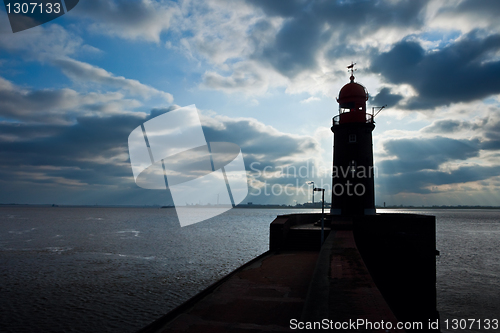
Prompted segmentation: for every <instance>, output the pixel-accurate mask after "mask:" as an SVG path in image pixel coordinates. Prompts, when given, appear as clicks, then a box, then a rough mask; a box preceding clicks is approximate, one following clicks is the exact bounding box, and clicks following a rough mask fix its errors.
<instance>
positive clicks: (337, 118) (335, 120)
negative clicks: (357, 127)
mask: <svg viewBox="0 0 500 333" xmlns="http://www.w3.org/2000/svg"><path fill="white" fill-rule="evenodd" d="M341 115H342V114H339V115H337V116H335V117H333V119H332V123H333V125H334V126H335V125H340V116H341ZM365 115H366V118H365V123H367V124H370V123H371V124H373V123H374V122H375V121H374V120H373V118H374V116H373V115H372V114H370V113H365Z"/></svg>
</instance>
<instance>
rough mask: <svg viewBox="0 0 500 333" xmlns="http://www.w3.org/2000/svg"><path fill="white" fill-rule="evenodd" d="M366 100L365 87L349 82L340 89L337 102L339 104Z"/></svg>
mask: <svg viewBox="0 0 500 333" xmlns="http://www.w3.org/2000/svg"><path fill="white" fill-rule="evenodd" d="M367 100H368V92H367V91H366V89H365V87H364V86H362V85H361V84H359V83H356V82H353V81H351V82H350V83H348V84H346V85H345V86H343V87H342V89H340V93H339V98H338V101H339V103H340V104H343V103H345V102H354V101H356V102H358V101H359V102H361V101H363V102H366V101H367Z"/></svg>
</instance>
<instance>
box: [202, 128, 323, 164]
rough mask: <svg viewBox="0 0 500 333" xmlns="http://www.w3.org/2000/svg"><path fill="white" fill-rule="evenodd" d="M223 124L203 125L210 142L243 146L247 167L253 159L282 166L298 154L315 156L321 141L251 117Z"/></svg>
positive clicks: (291, 161) (290, 161) (292, 160)
mask: <svg viewBox="0 0 500 333" xmlns="http://www.w3.org/2000/svg"><path fill="white" fill-rule="evenodd" d="M223 125H224V128H223V130H222V129H221V128H220V126H211V125H210V123H206V124H204V127H203V130H204V133H205V137H206V139H207V141H211V142H217V141H229V142H233V143H236V144H237V145H239V146H240V148H241V151H242V152H243V154H244V156H245V164H246V166H247V169H248V167H249V165H250V164H251V163H252V162H263V163H265V164H262V167H264V166H265V165H273V166H276V165H283V164H286V163H293V162H295V161H296V159H297V156H298V155H302V156H315V155H316V154H318V153H319V143H318V142H317V141H316V140H314V139H313V138H312V137H309V136H294V135H291V134H287V133H281V132H278V131H276V130H274V129H272V128H270V127H267V126H264V125H263V124H261V123H258V122H257V121H255V120H251V119H237V120H230V119H227V120H225V121H224V123H223Z"/></svg>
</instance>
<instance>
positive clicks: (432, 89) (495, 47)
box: [371, 31, 500, 109]
mask: <svg viewBox="0 0 500 333" xmlns="http://www.w3.org/2000/svg"><path fill="white" fill-rule="evenodd" d="M499 50H500V35H490V36H487V37H483V36H482V35H481V32H480V31H473V32H471V33H469V34H467V35H466V36H464V38H462V39H460V40H459V41H457V42H455V43H452V44H450V45H448V46H447V47H445V48H443V49H441V50H437V51H433V52H425V50H424V49H423V48H422V46H421V45H420V44H419V43H418V42H415V41H411V40H403V41H401V42H399V43H397V44H396V45H394V47H393V48H392V49H391V50H390V51H388V52H385V53H382V54H380V55H378V56H376V57H374V59H373V62H372V65H371V70H372V71H373V72H375V73H381V74H382V75H383V76H384V77H385V79H387V80H388V81H389V82H391V83H393V84H402V83H407V84H410V85H411V86H412V87H413V88H414V89H415V90H416V91H417V93H418V96H416V97H413V98H411V99H410V100H409V102H408V104H407V105H406V106H403V107H406V108H408V109H432V108H434V107H437V106H441V105H449V104H451V103H457V102H469V101H473V100H477V99H482V98H485V97H488V96H490V95H493V94H498V93H500V61H498V60H492V61H489V60H490V59H489V58H490V56H491V55H492V54H493V53H495V52H498V51H499Z"/></svg>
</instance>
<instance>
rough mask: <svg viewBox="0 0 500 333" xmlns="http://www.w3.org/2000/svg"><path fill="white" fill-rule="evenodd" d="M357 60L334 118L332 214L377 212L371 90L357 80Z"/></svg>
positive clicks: (368, 213) (352, 65) (344, 214)
mask: <svg viewBox="0 0 500 333" xmlns="http://www.w3.org/2000/svg"><path fill="white" fill-rule="evenodd" d="M354 65H355V64H354V63H353V64H351V65H350V66H348V67H347V68H348V69H350V71H351V77H350V82H349V83H347V84H346V85H344V86H343V87H342V89H341V90H340V93H339V97H338V98H337V102H338V103H339V114H338V115H337V116H335V117H334V118H333V125H332V128H331V129H332V132H333V134H334V140H333V171H332V205H331V214H332V215H343V216H354V215H373V214H375V188H374V179H373V178H374V174H375V173H374V166H373V141H372V131H373V129H374V128H375V123H374V121H373V117H374V115H373V112H372V113H371V114H370V113H367V112H366V101H367V100H368V97H369V95H368V91H367V90H366V88H365V87H364V86H363V85H361V84H360V83H357V82H354V79H355V78H354Z"/></svg>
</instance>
